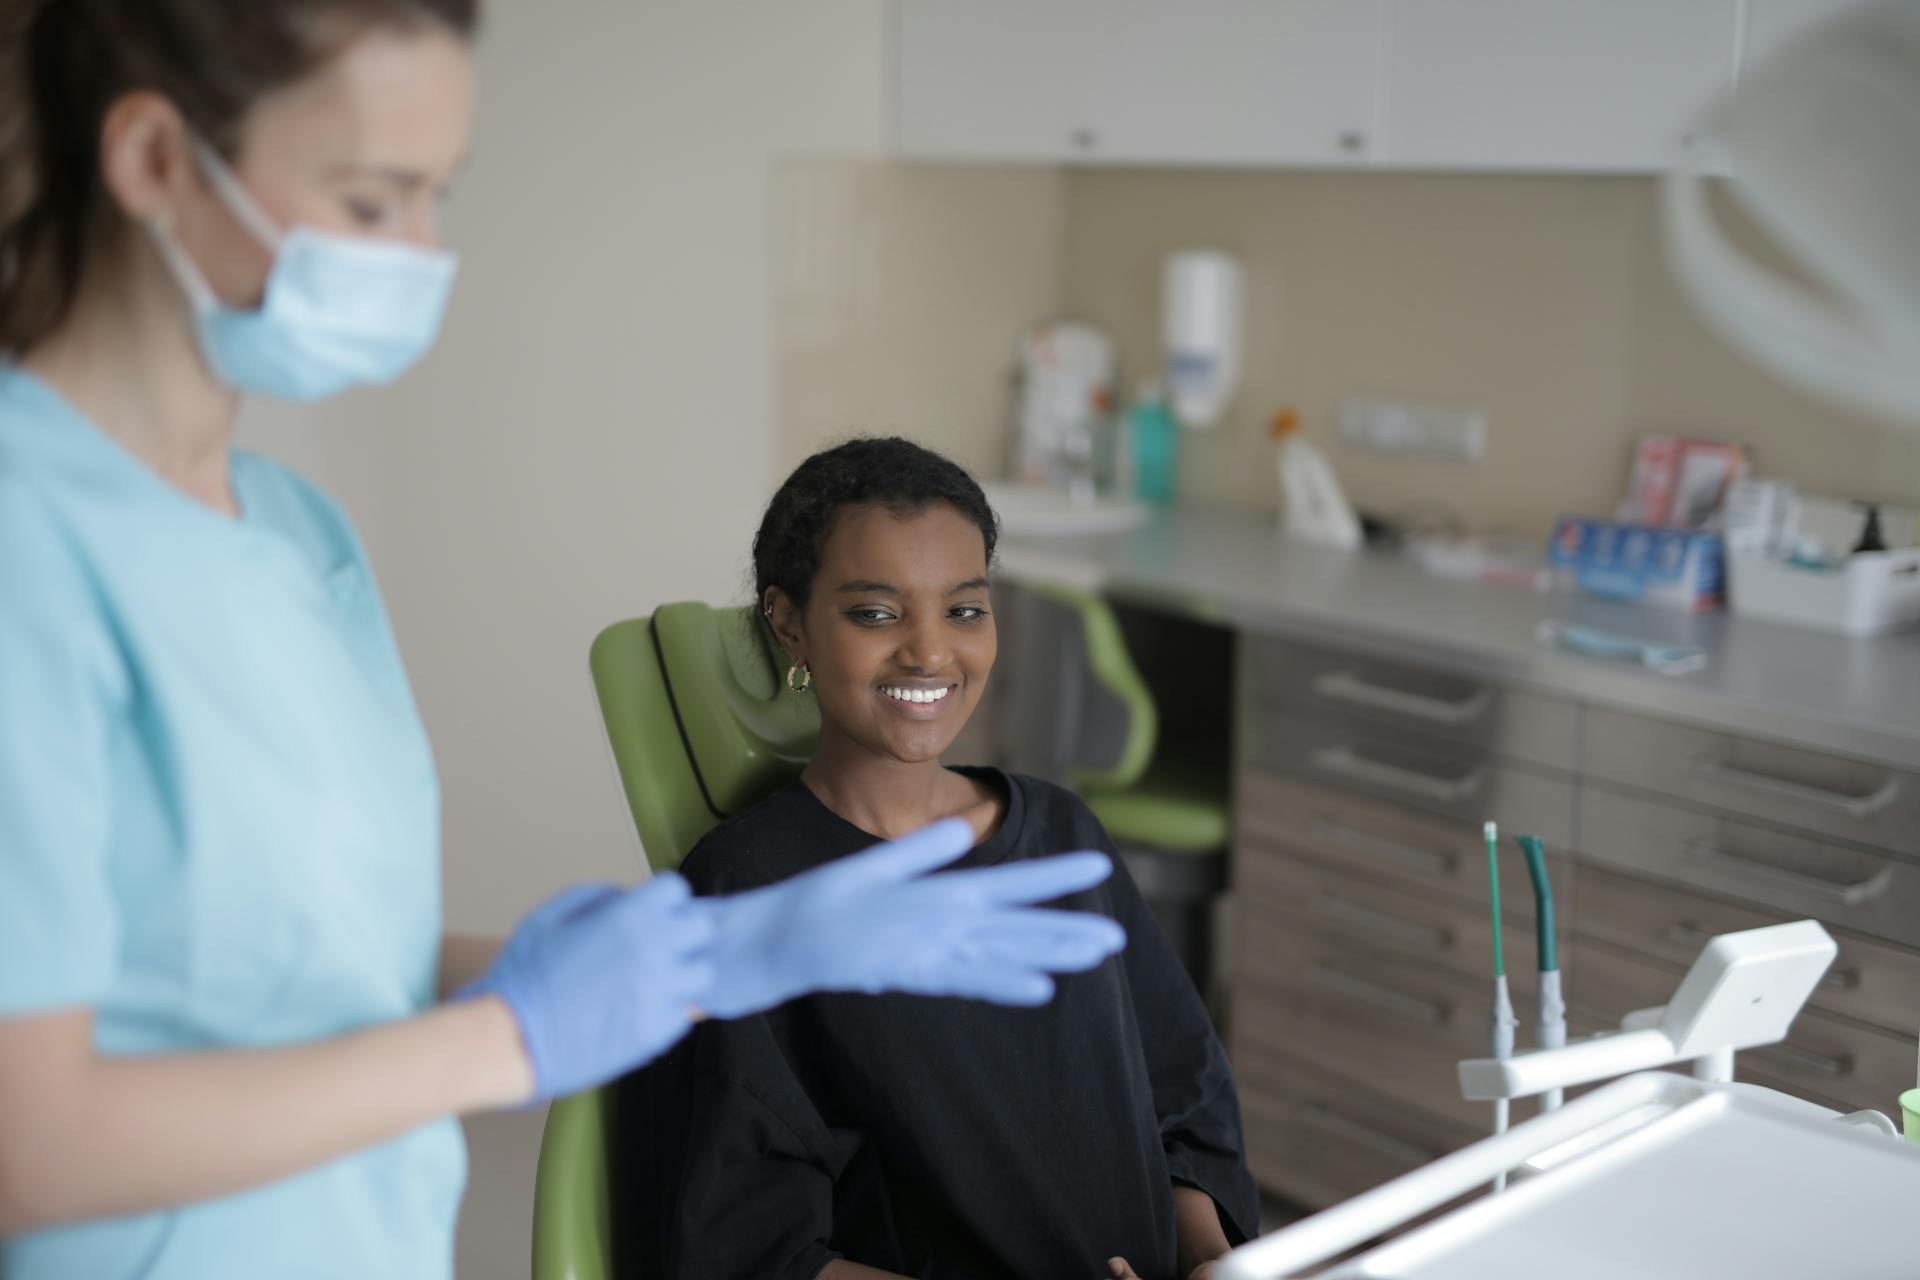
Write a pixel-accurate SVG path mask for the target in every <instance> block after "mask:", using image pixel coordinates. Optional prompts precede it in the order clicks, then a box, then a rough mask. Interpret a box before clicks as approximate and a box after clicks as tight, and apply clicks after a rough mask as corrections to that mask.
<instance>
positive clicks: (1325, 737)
mask: <svg viewBox="0 0 1920 1280" xmlns="http://www.w3.org/2000/svg"><path fill="white" fill-rule="evenodd" d="M1243 736H1244V737H1245V738H1246V751H1245V753H1244V758H1245V759H1246V761H1247V762H1248V763H1249V764H1251V765H1252V766H1254V767H1255V768H1258V769H1260V770H1262V771H1264V772H1267V773H1277V774H1281V775H1283V776H1286V777H1291V778H1295V779H1298V780H1300V781H1303V782H1310V783H1312V784H1313V785H1315V786H1319V787H1329V788H1334V789H1337V790H1340V791H1344V792H1347V793H1349V794H1352V795H1359V796H1365V797H1367V798H1369V799H1372V800H1376V801H1383V802H1385V803H1387V804H1390V805H1393V806H1394V807H1396V808H1399V809H1404V810H1407V811H1410V812H1415V813H1424V814H1427V815H1428V816H1430V817H1437V818H1445V819H1450V820H1452V821H1454V822H1457V823H1465V824H1467V825H1469V826H1471V827H1472V829H1473V830H1474V831H1475V832H1476V833H1477V832H1478V831H1479V830H1480V824H1481V823H1482V822H1484V821H1485V820H1486V819H1488V818H1492V819H1494V820H1495V821H1497V822H1499V823H1500V826H1501V828H1502V829H1503V830H1506V831H1511V832H1515V833H1519V832H1524V833H1526V834H1528V835H1537V836H1539V837H1540V838H1541V839H1542V840H1544V841H1546V842H1547V844H1548V846H1550V847H1552V848H1556V849H1565V848H1567V847H1568V846H1569V845H1570V844H1571V842H1572V836H1573V787H1572V785H1571V784H1569V783H1567V782H1564V781H1562V780H1560V779H1558V778H1554V777H1551V776H1549V775H1545V774H1538V773H1531V772H1528V771H1526V770H1524V769H1517V768H1513V767H1510V766H1507V765H1504V764H1501V763H1499V762H1498V761H1497V760H1495V759H1494V758H1493V757H1491V756H1488V755H1486V754H1484V753H1482V752H1477V751H1474V750H1471V749H1469V748H1466V747H1458V746H1454V745H1451V744H1446V743H1439V742H1437V741H1436V740H1434V739H1431V738H1418V739H1416V738H1415V737H1413V736H1412V735H1402V736H1401V737H1400V738H1399V739H1398V740H1396V739H1394V738H1392V737H1390V736H1385V735H1376V734H1370V733H1362V732H1359V731H1357V730H1355V729H1353V728H1351V727H1349V726H1344V725H1340V724H1335V723H1329V722H1325V721H1318V720H1307V719H1297V720H1292V721H1289V722H1287V723H1286V724H1285V725H1282V726H1275V727H1274V729H1273V731H1272V732H1271V733H1270V734H1269V735H1267V736H1264V737H1263V736H1261V735H1260V733H1259V732H1258V731H1256V730H1252V729H1248V730H1245V731H1243Z"/></svg>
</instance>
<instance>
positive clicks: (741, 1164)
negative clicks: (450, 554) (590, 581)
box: [616, 439, 1257, 1280]
mask: <svg viewBox="0 0 1920 1280" xmlns="http://www.w3.org/2000/svg"><path fill="white" fill-rule="evenodd" d="M995 533H996V527H995V522H994V517H993V513H992V511H991V510H990V509H989V508H988V506H987V502H986V499H985V497H984V495H982V493H981V491H980V488H979V486H978V485H977V484H975V483H974V481H973V479H972V478H971V477H970V476H968V475H967V474H966V472H964V471H962V470H961V469H960V468H959V467H957V466H955V465H954V464H953V463H951V462H949V461H948V460H947V459H945V458H943V457H941V456H940V455H938V454H935V453H932V452H929V451H928V450H926V449H923V448H920V447H919V446H917V445H914V444H912V443H909V442H908V441H905V440H899V439H885V440H856V441H852V442H850V443H848V444H844V445H841V446H839V447H838V448H835V449H830V450H828V451H826V452H824V453H820V454H816V455H815V456H813V457H812V458H809V459H808V460H807V461H806V462H804V463H802V464H801V466H800V467H799V469H798V470H796V471H795V472H794V473H793V474H792V475H791V476H790V477H788V479H787V481H786V483H785V484H784V485H783V486H782V487H781V489H780V491H779V492H778V493H777V494H776V495H775V496H774V498H773V501H772V503H771V504H770V505H769V506H768V508H767V512H766V516H765V518H764V520H763V521H762V523H761V526H760V532H759V535H758V537H756V538H755V540H754V568H755V573H756V577H757V585H758V597H759V604H760V607H761V609H762V610H763V611H764V613H765V615H766V617H767V619H768V621H769V622H770V623H771V625H772V627H773V629H774V632H775V634H776V635H777V636H778V637H779V640H780V643H781V644H782V645H783V646H785V648H786V650H787V652H788V654H789V655H790V656H791V658H792V661H793V664H794V667H793V671H792V673H791V676H790V680H789V687H790V688H793V689H795V690H796V692H793V693H791V694H789V695H785V696H791V697H808V698H817V699H818V700H819V704H820V719H821V729H820V745H819V749H818V752H817V754H816V755H815V756H814V758H813V759H812V761H811V762H810V763H809V764H808V766H807V768H806V771H805V773H804V774H803V775H802V777H801V778H800V780H798V781H796V782H794V783H792V784H790V785H788V786H787V787H786V788H784V789H783V790H781V791H779V792H777V793H775V794H774V795H773V796H772V797H770V798H769V799H767V800H766V801H765V802H763V803H762V804H760V805H759V806H758V807H756V808H754V809H752V810H750V811H749V812H747V813H745V814H743V815H741V816H740V817H738V818H736V819H734V820H732V821H730V822H728V823H726V824H724V825H722V826H720V827H718V828H716V829H715V830H714V831H712V832H711V833H709V834H708V836H707V837H706V838H705V839H704V840H702V841H701V842H700V844H699V845H698V846H697V847H696V848H695V849H694V851H693V852H692V853H691V854H690V855H689V856H688V858H687V860H686V863H685V865H684V866H683V867H682V868H681V870H682V872H683V873H684V874H685V875H686V877H687V879H688V880H690V881H691V882H692V883H693V885H694V887H695V889H696V890H698V891H699V892H701V893H722V892H732V891H735V890H740V889H747V888H751V887H754V886H757V885H762V884H766V883H769V882H771V881H776V880H781V879H784V878H786V877H788V876H791V875H794V874H795V873H797V872H800V871H803V870H806V869H807V868H808V867H812V866H817V865H819V864H821V863H824V862H827V861H830V860H832V859H834V858H839V857H843V856H845V855H847V854H849V853H852V852H854V851H856V850H859V849H862V848H865V847H867V846H869V845H871V844H873V843H875V842H876V841H878V840H882V839H887V838H891V837H894V836H898V835H903V834H905V833H907V832H909V831H912V830H915V829H917V828H919V827H921V826H924V825H925V824H927V823H929V822H931V821H933V820H935V819H937V818H942V817H948V816H952V815H955V814H959V815H964V816H965V817H967V818H968V819H969V820H970V821H971V822H972V823H973V825H974V828H975V830H976V831H978V832H981V833H983V837H982V840H981V843H980V844H979V846H978V847H977V848H975V849H974V850H973V851H972V852H971V853H969V854H968V855H967V857H966V858H965V859H964V860H963V861H962V862H960V863H958V864H956V865H957V866H958V867H962V868H964V867H981V866H990V865H995V864H999V863H1006V862H1012V861H1017V860H1020V859H1024V858H1030V857H1037V856H1041V855H1045V854H1048V853H1053V852H1057V851H1059V850H1061V849H1084V848H1097V849H1106V850H1108V851H1109V852H1111V851H1112V842H1111V841H1110V839H1109V838H1108V836H1107V834H1106V832H1105V831H1104V830H1102V829H1101V827H1100V825H1099V823H1098V822H1097V821H1096V820H1095V819H1094V817H1093V815H1092V814H1091V813H1090V812H1088V810H1087V808H1086V806H1084V805H1083V804H1082V803H1081V802H1080V801H1079V800H1078V799H1077V798H1076V797H1075V796H1073V795H1072V794H1071V793H1070V792H1068V791H1065V790H1062V789H1060V788H1058V787H1055V786H1052V785H1049V784H1047V783H1044V782H1039V781H1036V780H1035V779H1032V778H1027V777H1021V776H1017V775H1009V774H1006V773H1002V772H1000V771H998V770H995V769H982V768H949V767H944V766H943V765H942V764H941V762H940V756H941V753H942V752H943V751H945V750H946V749H947V748H948V746H949V745H950V744H951V743H952V742H953V740H954V737H955V736H956V735H957V734H958V733H959V732H960V729H961V728H962V726H963V725H965V724H966V721H967V718H968V717H969V716H970V715H971V714H972V712H973V709H974V707H975V706H976V705H977V704H978V702H979V699H980V694H981V691H982V690H983V689H984V688H985V686H986V683H987V679H988V676H989V675H990V674H991V673H992V670H993V663H994V654H995V638H994V621H993V614H992V609H991V603H990V599H989V591H988V576H987V575H988V566H989V564H990V562H991V560H992V556H993V544H994V538H995ZM1063 905H1069V906H1072V907H1076V908H1083V909H1086V910H1091V911H1098V912H1101V913H1103V914H1106V915H1109V916H1111V917H1112V918H1114V919H1115V920H1118V921H1119V922H1120V923H1121V924H1122V925H1124V926H1125V927H1126V929H1127V932H1128V935H1129V943H1128V946H1127V949H1126V950H1125V952H1123V953H1122V954H1121V955H1119V956H1116V957H1114V958H1112V959H1110V960H1108V961H1106V962H1105V963H1104V964H1103V965H1102V966H1101V967H1099V968H1098V969H1096V970H1094V971H1092V972H1090V973H1085V974H1077V975H1072V976H1069V977H1066V978H1063V979H1061V980H1060V982H1059V985H1058V993H1057V995H1056V996H1055V998H1054V999H1053V1000H1052V1002H1051V1003H1048V1004H1045V1005H1042V1006H1039V1007H1034V1008H1005V1007H998V1006H993V1005H988V1004H985V1003H980V1002H965V1003H962V1002H957V1001H934V1000H916V999H912V998H909V997H902V996H883V997H879V998H858V997H844V996H814V997H810V998H807V999H803V1000H798V1001H794V1002H792V1003H790V1004H788V1005H785V1006H783V1007H781V1008H779V1009H776V1010H774V1011H773V1012H772V1013H769V1014H766V1015H762V1016H759V1017H753V1018H747V1019H743V1020H739V1021H733V1022H712V1023H707V1024H705V1025H703V1026H702V1027H701V1028H700V1029H699V1030H698V1031H697V1032H696V1033H695V1034H694V1035H693V1036H692V1037H690V1038H689V1040H688V1041H687V1042H685V1043H684V1044H683V1045H682V1046H681V1047H680V1048H679V1049H678V1050H677V1051H676V1052H675V1053H674V1054H672V1055H671V1056H670V1057H669V1058H668V1059H666V1060H664V1061H662V1062H660V1063H658V1064H656V1066H655V1067H653V1068H650V1069H648V1070H647V1071H645V1072H642V1073H640V1074H638V1075H636V1076H633V1077H629V1078H628V1080H627V1081H626V1082H625V1084H624V1085H623V1089H622V1096H621V1100H620V1107H619V1112H618V1114H619V1117H620V1119H619V1124H620V1128H621V1133H622V1140H621V1142H620V1146H621V1148H622V1150H621V1152H620V1153H618V1154H619V1155H620V1156H621V1157H623V1158H622V1159H621V1165H620V1169H619V1178H618V1180H617V1183H616V1185H617V1187H618V1188H619V1197H620V1198H619V1200H618V1206H619V1208H618V1210H617V1213H616V1216H617V1217H618V1218H619V1222H620V1227H621V1232H620V1236H621V1239H622V1241H623V1242H624V1248H625V1251H626V1252H627V1253H628V1255H629V1256H628V1258H627V1261H628V1264H629V1273H630V1274H633V1275H643V1276H649V1277H653V1276H671V1277H683V1278H686V1280H694V1278H696V1277H697V1278H698V1280H732V1278H735V1277H738V1278H739V1280H748V1278H751V1280H774V1278H776V1277H782V1278H784V1277H791V1278H792V1280H813V1277H815V1276H821V1277H826V1278H827V1280H852V1278H857V1277H872V1276H876V1275H888V1274H900V1275H910V1276H918V1277H922V1278H923V1280H950V1278H956V1277H966V1278H968V1280H986V1278H988V1277H992V1278H993V1280H1009V1278H1011V1280H1076V1278H1080V1277H1084V1278H1085V1280H1097V1278H1098V1277H1103V1276H1109V1275H1113V1276H1129V1275H1136V1274H1137V1275H1138V1276H1139V1277H1141V1280H1187V1278H1188V1277H1192V1276H1202V1277H1204V1276H1205V1274H1206V1273H1207V1271H1208V1270H1209V1269H1210V1266H1211V1262H1212V1260H1213V1259H1215V1258H1217V1257H1219V1256H1220V1255H1221V1254H1222V1253H1224V1252H1225V1251H1226V1250H1227V1249H1228V1248H1229V1246H1230V1245H1232V1244H1237V1243H1239V1242H1241V1241H1242V1240H1244V1239H1246V1238H1247V1237H1248V1236H1249V1235H1250V1234H1251V1233H1252V1232H1253V1231H1254V1230H1255V1227H1256V1211H1257V1205H1256V1197H1255V1192H1254V1188H1253V1182H1252V1179H1251V1177H1250V1176H1249V1175H1248V1173H1247V1169H1246V1163H1245V1159H1244V1156H1243V1152H1242V1142H1241V1133H1240V1116H1239V1106H1238V1102H1237V1099H1236V1097H1235V1093H1234V1086H1233V1080H1232V1077H1231V1076H1230V1075H1229V1074H1228V1070H1227V1063H1226V1059H1225V1057H1224V1055H1223V1054H1222V1052H1221V1048H1220V1044H1219V1041H1218V1040H1217V1039H1216V1038H1215V1036H1214V1034H1213V1031H1212V1029H1211V1027H1210V1026H1209V1025H1208V1022H1207V1016H1206V1012H1205V1010H1204V1008H1203V1007H1202V1005H1201V1002H1200V999H1199V997H1198V995H1197V994H1196V993H1195V991H1194V988H1193V985H1192V983H1191V981H1190V980H1189V979H1188V977H1187V974H1186V972H1185V970H1184V969H1183V968H1182V967H1181V965H1180V962H1179V961H1178V959H1177V958H1176V957H1175V955H1174V953H1173V951H1172V950H1171V948H1170V947H1169V946H1168V944H1167V942H1166V940H1165V939H1164V938H1163V937H1162V936H1161V934H1160V931H1159V929H1158V928H1157V927H1156V926H1155V925H1154V923H1153V920H1152V918H1151V916H1150V915H1149V914H1148V911H1147V909H1146V907H1145V905H1144V904H1143V902H1142V901H1141V899H1140V896H1139V893H1138V891H1137V890H1136V889H1135V888H1134V886H1133V883H1132V882H1131V881H1130V880H1129V879H1128V878H1127V875H1126V872H1125V870H1124V869H1123V868H1122V867H1120V866H1119V865H1118V864H1117V863H1116V867H1115V870H1114V875H1113V878H1112V879H1111V880H1110V881H1108V882H1107V883H1106V884H1103V885H1101V886H1099V887H1098V888H1096V889H1094V890H1091V891H1089V892H1087V893H1084V894H1080V895H1076V896H1075V897H1074V898H1072V899H1069V900H1067V902H1066V903H1065V904H1063Z"/></svg>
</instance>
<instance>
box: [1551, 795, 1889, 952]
mask: <svg viewBox="0 0 1920 1280" xmlns="http://www.w3.org/2000/svg"><path fill="white" fill-rule="evenodd" d="M1580 853H1581V856H1582V858H1583V859H1590V860H1592V861H1595V862H1599V863H1604V864H1607V865H1610V866H1615V867H1619V868H1622V869H1624V870H1627V871H1631V872H1635V873H1638V874H1642V875H1648V876H1654V877H1658V878H1660V879H1664V880H1673V881H1678V882H1680V883H1682V884H1685V885H1688V886H1690V887H1692V888H1695V889H1700V890H1703V891H1705V892H1707V893H1709V894H1713V895H1715V896H1721V895H1724V896H1725V897H1728V898H1732V899H1735V900H1738V901H1743V902H1746V903H1749V904H1752V905H1753V906H1756V907H1760V908H1762V909H1765V910H1769V911H1775V912H1779V913H1781V914H1782V915H1785V916H1786V917H1787V918H1789V919H1800V918H1802V917H1812V918H1814V919H1816V920H1820V921H1822V922H1824V923H1827V924H1832V925H1838V926H1839V927H1841V928H1844V929H1850V930H1853V931H1855V932H1857V933H1862V934H1866V935H1867V936H1869V937H1874V938H1886V939H1890V940H1891V941H1894V942H1899V943H1903V944H1906V945H1920V865H1916V864H1914V863H1911V862H1907V861H1904V860H1902V859H1898V858H1890V857H1886V856H1884V855H1881V854H1876V853H1866V852H1862V851H1860V850H1857V849H1847V848H1841V847H1839V846H1837V845H1833V844H1829V843H1825V842H1822V841H1819V840H1814V839H1810V838H1808V837H1804V836H1798V835H1791V834H1788V833H1785V832H1781V831H1775V830H1772V829H1769V828H1765V827H1756V826H1752V825H1750V824H1748V823H1743V822H1738V821H1735V820H1734V819H1732V818H1730V817H1726V816H1723V815H1721V814H1716V813H1709V812H1703V811H1698V810H1692V809H1681V808H1677V807H1675V806H1672V805H1667V804H1661V803H1658V802H1656V801H1650V800H1639V799H1634V798H1630V797H1628V796H1623V795H1618V794H1616V793H1614V792H1611V791H1608V790H1605V789H1603V788H1601V787H1598V786H1589V787H1586V788H1585V789H1584V790H1583V791H1582V792H1581V798H1580Z"/></svg>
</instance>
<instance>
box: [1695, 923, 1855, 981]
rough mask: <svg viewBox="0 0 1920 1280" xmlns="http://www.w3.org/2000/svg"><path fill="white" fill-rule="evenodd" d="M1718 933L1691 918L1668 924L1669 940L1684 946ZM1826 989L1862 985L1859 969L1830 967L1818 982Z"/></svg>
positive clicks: (1701, 944) (1699, 944)
mask: <svg viewBox="0 0 1920 1280" xmlns="http://www.w3.org/2000/svg"><path fill="white" fill-rule="evenodd" d="M1716 936H1717V935H1715V934H1711V933H1708V932H1707V931H1706V930H1705V929H1702V928H1701V927H1700V926H1699V925H1697V924H1695V923H1693V921H1691V920H1682V921H1680V922H1679V923H1677V924H1671V925H1668V926H1667V941H1669V942H1672V943H1674V944H1676V945H1678V946H1682V947H1704V946H1705V945H1706V944H1707V943H1709V942H1711V941H1713V939H1714V938H1715V937H1716ZM1818 985H1819V986H1820V987H1821V989H1823V990H1826V991H1852V990H1854V989H1855V988H1856V987H1858V986H1859V985H1860V971H1859V970H1858V969H1829V970H1827V971H1826V972H1825V973H1823V974H1821V975H1820V981H1819V984H1818Z"/></svg>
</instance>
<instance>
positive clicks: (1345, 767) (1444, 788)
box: [1312, 747, 1487, 804]
mask: <svg viewBox="0 0 1920 1280" xmlns="http://www.w3.org/2000/svg"><path fill="white" fill-rule="evenodd" d="M1312 759H1313V767H1314V768H1316V769H1318V770H1320V771H1321V772H1322V773H1331V774H1333V775H1334V776H1336V777H1340V778H1347V779H1349V780H1351V781H1354V782H1366V783H1371V784H1372V785H1374V786H1376V787H1385V788H1387V789H1388V790H1390V791H1399V792H1403V793H1404V794H1406V795H1411V796H1418V797H1420V799H1422V800H1433V801H1437V802H1438V803H1440V804H1459V803H1461V802H1462V801H1465V800H1471V799H1472V798H1473V797H1474V796H1475V795H1476V794H1478V793H1479V791H1480V788H1481V786H1482V785H1484V784H1485V782H1486V778H1487V775H1486V771H1485V770H1483V769H1469V770H1468V771H1467V772H1465V773H1463V774H1461V775H1460V776H1459V777H1457V778H1436V777H1434V776H1433V775H1432V774H1427V773H1420V772H1418V771H1417V770H1413V769H1402V768H1400V767H1399V766H1398V765H1391V764H1381V763H1380V762H1379V761H1377V760H1368V759H1366V758H1365V757H1363V756H1360V755H1357V754H1356V753H1355V752H1354V751H1353V749H1352V748H1351V747H1321V748H1319V749H1318V750H1316V751H1315V752H1314V753H1313V757H1312Z"/></svg>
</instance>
